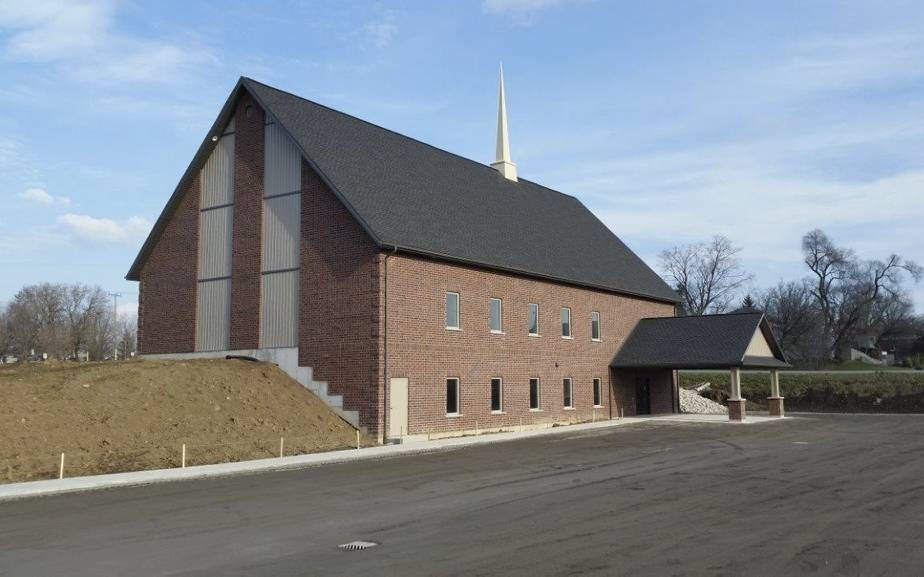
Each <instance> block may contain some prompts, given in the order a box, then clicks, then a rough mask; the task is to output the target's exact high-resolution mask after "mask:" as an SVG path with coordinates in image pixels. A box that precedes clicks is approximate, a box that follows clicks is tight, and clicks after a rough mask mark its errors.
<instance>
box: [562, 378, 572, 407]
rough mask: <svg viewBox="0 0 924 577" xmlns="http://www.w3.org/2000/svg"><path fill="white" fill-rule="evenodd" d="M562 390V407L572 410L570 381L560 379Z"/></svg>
mask: <svg viewBox="0 0 924 577" xmlns="http://www.w3.org/2000/svg"><path fill="white" fill-rule="evenodd" d="M561 388H562V405H564V407H565V408H566V409H573V408H574V396H573V395H572V394H571V393H572V392H573V391H572V389H571V379H570V378H569V379H562V381H561Z"/></svg>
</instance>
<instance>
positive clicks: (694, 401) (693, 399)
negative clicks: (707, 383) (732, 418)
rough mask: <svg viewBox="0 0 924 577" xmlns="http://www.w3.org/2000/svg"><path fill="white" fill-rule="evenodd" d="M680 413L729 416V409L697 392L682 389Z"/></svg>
mask: <svg viewBox="0 0 924 577" xmlns="http://www.w3.org/2000/svg"><path fill="white" fill-rule="evenodd" d="M680 412H681V413H697V414H701V415H727V414H728V407H726V406H725V405H721V404H719V403H717V402H715V401H713V400H711V399H707V398H706V397H703V396H701V395H700V394H699V393H697V392H696V391H695V390H691V389H680Z"/></svg>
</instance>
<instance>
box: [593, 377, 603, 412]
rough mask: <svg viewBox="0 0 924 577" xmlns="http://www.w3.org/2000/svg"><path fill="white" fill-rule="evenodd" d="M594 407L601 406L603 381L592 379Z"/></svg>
mask: <svg viewBox="0 0 924 577" xmlns="http://www.w3.org/2000/svg"><path fill="white" fill-rule="evenodd" d="M594 406H595V407H602V406H603V381H602V380H600V379H594Z"/></svg>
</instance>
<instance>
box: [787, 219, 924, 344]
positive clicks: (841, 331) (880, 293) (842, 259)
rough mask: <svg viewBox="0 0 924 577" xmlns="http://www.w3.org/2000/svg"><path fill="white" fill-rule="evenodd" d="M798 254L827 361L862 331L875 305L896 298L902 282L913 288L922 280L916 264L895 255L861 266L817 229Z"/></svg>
mask: <svg viewBox="0 0 924 577" xmlns="http://www.w3.org/2000/svg"><path fill="white" fill-rule="evenodd" d="M802 253H803V256H804V261H805V265H806V266H807V267H808V268H809V270H810V271H811V273H812V276H811V277H810V278H811V282H812V296H813V297H814V299H815V302H816V304H817V306H818V310H819V312H820V314H821V322H822V338H823V339H824V343H825V345H826V347H827V351H828V356H829V358H830V357H833V356H835V355H836V354H837V352H838V351H839V350H840V348H841V347H842V346H843V345H844V344H846V343H847V342H848V340H849V338H850V337H852V336H854V335H855V334H856V331H857V330H858V329H860V328H862V327H863V321H864V320H866V321H867V322H869V318H870V314H871V312H872V311H873V310H874V308H875V306H876V305H877V303H879V304H882V301H883V300H889V299H898V298H901V296H902V295H903V292H902V286H903V284H904V282H905V281H906V280H907V279H908V278H909V277H910V279H911V280H912V281H914V282H917V281H918V280H920V278H921V274H922V270H921V267H919V266H918V265H917V264H916V263H914V262H913V261H909V260H905V259H903V258H902V257H900V256H898V255H896V254H892V255H890V256H889V257H888V258H887V259H886V260H885V261H878V260H870V261H861V260H859V259H857V257H856V255H855V254H854V253H853V251H851V250H849V249H843V248H840V247H838V246H836V245H835V244H834V242H833V241H832V240H831V239H830V238H828V236H827V235H826V234H825V233H824V232H822V231H821V230H819V229H815V230H812V231H810V232H808V233H807V234H806V235H805V236H804V237H803V238H802Z"/></svg>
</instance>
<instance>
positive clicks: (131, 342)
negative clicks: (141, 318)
mask: <svg viewBox="0 0 924 577" xmlns="http://www.w3.org/2000/svg"><path fill="white" fill-rule="evenodd" d="M137 340H138V317H136V316H134V315H132V316H128V315H124V316H122V317H120V318H119V343H118V348H119V358H120V359H128V358H131V355H132V353H134V352H135V350H136V343H137Z"/></svg>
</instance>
